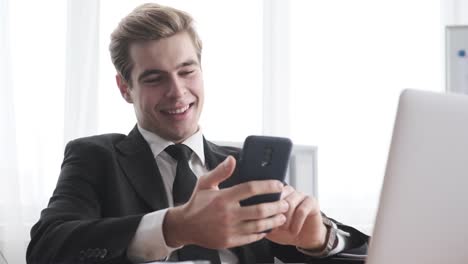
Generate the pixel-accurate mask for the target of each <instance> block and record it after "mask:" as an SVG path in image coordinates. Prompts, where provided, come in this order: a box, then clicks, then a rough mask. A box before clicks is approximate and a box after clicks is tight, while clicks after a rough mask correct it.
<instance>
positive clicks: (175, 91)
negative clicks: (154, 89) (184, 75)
mask: <svg viewBox="0 0 468 264" xmlns="http://www.w3.org/2000/svg"><path fill="white" fill-rule="evenodd" d="M184 93H185V87H184V83H183V81H182V80H180V78H178V76H172V77H171V78H170V80H169V86H168V91H167V96H168V97H175V98H177V97H181V96H182V95H184Z"/></svg>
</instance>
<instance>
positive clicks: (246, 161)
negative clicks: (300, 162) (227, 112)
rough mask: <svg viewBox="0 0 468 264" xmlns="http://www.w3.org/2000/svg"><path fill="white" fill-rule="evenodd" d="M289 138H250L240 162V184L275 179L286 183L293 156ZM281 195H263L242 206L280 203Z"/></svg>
mask: <svg viewBox="0 0 468 264" xmlns="http://www.w3.org/2000/svg"><path fill="white" fill-rule="evenodd" d="M291 150H292V141H291V140H290V139H289V138H282V137H268V136H248V137H247V138H246V139H245V141H244V147H243V148H242V152H241V156H240V161H239V172H238V176H239V182H240V183H242V182H247V181H253V180H270V179H275V180H279V181H281V182H284V180H285V177H286V172H287V169H288V164H289V157H290V156H291ZM280 196H281V193H272V194H263V195H256V196H253V197H250V198H248V199H245V200H242V201H241V202H240V204H241V205H242V206H247V205H254V204H259V203H266V202H274V201H278V200H279V198H280Z"/></svg>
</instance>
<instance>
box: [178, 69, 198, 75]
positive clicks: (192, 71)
mask: <svg viewBox="0 0 468 264" xmlns="http://www.w3.org/2000/svg"><path fill="white" fill-rule="evenodd" d="M194 72H195V70H186V71H181V72H180V75H182V76H186V75H190V74H192V73H194Z"/></svg>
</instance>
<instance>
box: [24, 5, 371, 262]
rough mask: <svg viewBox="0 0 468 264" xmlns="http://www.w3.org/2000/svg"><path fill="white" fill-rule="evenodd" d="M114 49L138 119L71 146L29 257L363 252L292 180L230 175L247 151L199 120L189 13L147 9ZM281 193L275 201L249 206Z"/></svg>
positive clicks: (286, 256)
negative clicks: (243, 179) (123, 130)
mask: <svg viewBox="0 0 468 264" xmlns="http://www.w3.org/2000/svg"><path fill="white" fill-rule="evenodd" d="M110 52H111V57H112V61H113V63H114V65H115V67H116V70H117V75H116V81H117V86H118V87H119V90H120V93H121V95H122V97H123V98H124V99H125V100H126V101H127V102H128V103H131V104H133V106H134V109H135V114H136V117H137V126H135V128H134V129H133V130H132V131H131V132H130V134H129V135H128V136H126V135H120V134H107V135H99V136H94V137H88V138H82V139H77V140H74V141H72V142H70V143H69V144H68V145H67V147H66V150H65V158H64V161H63V164H62V170H61V173H60V177H59V180H58V183H57V187H56V189H55V191H54V194H53V196H52V198H51V199H50V202H49V205H48V207H47V208H46V209H44V210H43V211H42V213H41V218H40V220H39V222H38V223H37V224H36V225H35V226H34V227H33V229H32V230H31V243H30V245H29V247H28V252H27V260H28V263H138V262H145V261H153V260H196V259H207V260H210V261H212V263H221V262H222V263H260V262H272V261H273V257H274V256H277V257H279V258H281V259H283V260H285V261H294V262H298V261H301V262H303V261H309V262H312V263H313V262H314V261H317V262H318V261H319V259H320V258H323V257H327V256H330V255H333V254H336V253H339V252H342V251H346V250H349V249H355V248H362V249H364V250H365V248H366V247H367V239H368V237H367V236H365V235H363V234H362V233H360V232H359V231H357V230H355V229H353V228H351V227H348V226H345V225H341V224H339V223H336V222H334V221H332V220H330V219H329V218H327V217H326V216H325V215H323V214H322V213H321V212H320V209H319V205H318V203H317V201H316V200H315V199H314V198H313V197H309V196H306V195H304V194H302V193H300V192H298V191H296V190H294V188H292V187H291V186H283V184H281V183H280V182H278V181H273V180H269V181H252V182H248V183H243V184H239V185H233V184H232V182H231V180H232V178H233V177H235V176H233V175H234V174H236V172H235V165H236V160H237V159H238V155H239V150H238V149H235V148H228V147H221V146H218V145H215V144H213V143H211V142H209V141H207V140H206V139H205V138H204V137H203V135H202V131H201V130H200V128H199V125H198V121H199V118H200V115H201V112H202V109H203V103H204V89H203V76H202V69H201V66H200V62H201V54H202V44H201V41H200V39H199V37H198V35H197V32H196V31H195V29H194V28H193V21H192V18H191V17H190V16H189V15H188V14H187V13H185V12H182V11H180V10H177V9H173V8H170V7H164V6H160V5H157V4H145V5H142V6H139V7H137V8H136V9H135V10H134V11H133V12H132V13H130V14H129V15H128V16H126V17H125V18H124V19H123V20H122V21H121V22H120V24H119V25H118V27H117V28H116V29H115V31H114V32H113V33H112V36H111V44H110ZM171 149H172V150H171ZM174 149H177V150H174ZM177 153H179V154H177ZM183 164H189V165H188V166H186V165H185V167H184V169H183V168H182V167H183ZM187 168H188V169H187ZM182 171H183V173H179V172H182ZM192 172H193V173H192ZM182 177H185V178H182ZM191 177H192V178H191ZM189 182H193V183H192V185H191V184H189ZM187 185H188V186H189V187H187ZM190 185H191V186H190ZM180 186H182V187H180ZM180 188H182V191H176V190H180ZM183 188H188V189H183ZM192 190H193V193H192ZM176 192H177V194H176ZM179 192H180V193H181V194H179ZM278 192H281V193H282V196H281V199H280V200H279V201H277V202H272V203H264V204H259V205H253V206H246V207H241V206H240V205H239V201H240V200H243V199H246V198H248V197H251V196H253V195H258V194H266V193H278ZM180 195H182V196H184V197H183V198H179V196H180ZM269 229H271V232H268V233H265V232H262V231H265V230H269Z"/></svg>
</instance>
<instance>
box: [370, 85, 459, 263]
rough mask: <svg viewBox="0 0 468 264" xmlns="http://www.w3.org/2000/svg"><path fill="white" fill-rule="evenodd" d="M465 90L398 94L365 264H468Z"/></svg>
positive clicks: (408, 91)
mask: <svg viewBox="0 0 468 264" xmlns="http://www.w3.org/2000/svg"><path fill="white" fill-rule="evenodd" d="M467 219H468V96H466V95H455V94H438V93H431V92H423V91H415V90H405V91H403V92H402V94H401V96H400V102H399V106H398V112H397V116H396V121H395V126H394V130H393V137H392V142H391V146H390V152H389V157H388V161H387V168H386V173H385V178H384V183H383V188H382V192H381V196H380V203H379V209H378V213H377V217H376V223H375V227H374V232H373V236H372V239H371V242H370V248H369V255H368V258H367V262H366V263H368V264H395V263H399V264H404V263H408V264H417V263H424V264H436V263H437V264H440V263H444V264H450V263H453V264H455V263H456V264H460V263H468V243H467V240H468V224H467V223H468V220H467Z"/></svg>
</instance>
